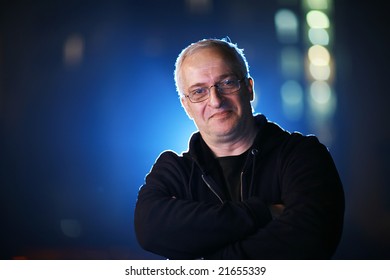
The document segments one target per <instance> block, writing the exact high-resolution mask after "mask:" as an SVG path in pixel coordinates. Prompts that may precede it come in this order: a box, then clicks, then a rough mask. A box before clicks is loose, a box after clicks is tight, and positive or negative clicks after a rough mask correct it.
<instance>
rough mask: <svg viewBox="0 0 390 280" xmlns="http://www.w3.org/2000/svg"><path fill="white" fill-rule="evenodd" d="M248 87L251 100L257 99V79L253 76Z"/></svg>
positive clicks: (249, 79)
mask: <svg viewBox="0 0 390 280" xmlns="http://www.w3.org/2000/svg"><path fill="white" fill-rule="evenodd" d="M246 87H247V88H248V92H249V97H250V100H251V101H253V100H254V99H255V81H254V80H253V79H252V78H248V83H247V84H246Z"/></svg>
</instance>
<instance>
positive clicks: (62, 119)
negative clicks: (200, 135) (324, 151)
mask: <svg viewBox="0 0 390 280" xmlns="http://www.w3.org/2000/svg"><path fill="white" fill-rule="evenodd" d="M288 2H290V3H291V4H287V3H288ZM334 2H335V3H334V10H333V24H334V38H333V53H334V56H335V59H336V65H337V68H336V69H337V72H336V79H335V89H336V93H337V111H336V113H335V116H334V118H333V127H334V130H333V133H334V135H333V139H334V141H333V142H332V145H331V146H330V147H329V148H330V151H331V153H332V154H333V156H334V159H335V162H336V165H337V167H338V169H339V171H340V176H341V178H342V180H343V183H344V188H345V194H346V215H345V230H344V235H343V238H342V241H341V243H340V246H339V248H338V251H337V253H336V255H335V256H334V258H335V259H388V258H389V257H390V253H389V252H390V238H389V236H390V190H389V187H390V182H389V174H390V168H389V167H390V162H389V151H390V148H389V140H390V133H389V122H388V120H389V117H388V115H387V112H388V108H389V106H388V104H389V101H390V98H389V92H388V87H389V81H390V79H389V77H388V75H389V63H390V60H389V50H388V45H387V40H388V37H389V32H388V28H387V22H388V15H387V12H386V9H384V7H382V5H383V4H376V3H375V1H370V4H367V2H366V1H342V0H341V1H340V0H337V1H334ZM378 2H379V3H381V2H380V1H378ZM0 3H1V4H0V176H1V177H0V215H1V216H0V218H1V219H0V235H1V239H0V258H1V259H10V258H11V259H12V258H28V259H149V258H159V257H158V256H154V255H152V254H149V253H146V252H144V251H143V250H142V249H140V248H139V246H138V244H137V243H136V240H135V236H134V230H133V210H134V205H135V201H136V195H137V191H138V188H139V187H140V185H141V184H142V183H143V180H144V177H145V175H146V174H147V172H148V171H149V170H150V167H151V165H152V164H153V162H154V161H155V159H156V157H157V156H158V155H159V153H160V152H162V151H163V150H166V149H172V150H175V151H176V152H178V153H180V152H181V151H183V150H185V149H186V148H187V141H188V138H189V136H190V135H191V133H192V132H193V131H194V130H195V128H194V126H193V124H192V123H191V122H190V120H188V119H187V117H186V115H185V113H184V111H183V110H182V108H181V107H180V103H179V100H178V98H177V95H176V92H175V87H174V82H173V70H174V62H175V59H176V56H177V55H178V53H179V52H180V51H181V49H182V48H184V47H185V46H186V45H188V44H189V43H191V42H194V41H197V40H199V39H203V38H208V37H217V38H221V37H224V36H226V35H228V36H229V37H230V38H231V39H232V41H233V42H235V43H238V45H239V47H242V48H244V49H245V51H246V55H247V58H248V61H249V63H250V65H251V73H252V76H253V77H254V79H255V82H256V84H255V86H256V90H257V94H258V96H259V103H258V105H257V107H256V111H257V112H262V113H264V114H265V115H266V116H267V117H268V118H269V119H271V120H273V121H275V122H277V123H279V124H280V125H282V126H283V127H284V128H285V129H287V130H291V131H294V130H299V131H301V132H303V133H305V134H307V133H313V131H312V129H311V128H310V127H309V126H308V125H307V123H308V120H306V119H303V120H301V121H299V122H290V121H288V120H286V119H285V118H284V117H283V114H282V110H281V100H280V95H279V93H278V92H279V88H280V86H281V84H282V82H283V79H282V77H281V74H280V69H279V67H278V57H279V53H280V49H281V45H280V43H279V42H278V40H277V38H276V33H275V26H274V15H275V12H276V11H277V10H278V9H280V8H292V9H296V10H297V11H298V13H299V11H300V9H299V7H300V4H299V3H300V1H293V0H292V1H255V0H228V1H222V0H215V1H211V3H212V5H211V7H210V10H208V11H207V12H204V13H196V12H191V11H190V10H189V6H188V1H187V2H186V1H185V0H182V1H159V0H156V1H151V0H140V1H137V0H133V1H124V0H123V1H74V0H68V1H2V2H0ZM297 7H298V8H297ZM302 16H303V15H302ZM385 19H386V20H385ZM72 36H76V38H81V40H82V43H83V46H84V48H83V50H84V51H83V56H82V59H81V61H78V62H76V63H73V64H72V63H70V62H69V61H68V62H66V61H64V45H65V43H66V42H67V40H68V39H69V38H71V37H72ZM302 51H303V46H302Z"/></svg>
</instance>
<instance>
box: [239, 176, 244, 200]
mask: <svg viewBox="0 0 390 280" xmlns="http://www.w3.org/2000/svg"><path fill="white" fill-rule="evenodd" d="M243 177H244V171H242V172H241V177H240V199H241V201H243V200H244V190H243V187H242V185H243Z"/></svg>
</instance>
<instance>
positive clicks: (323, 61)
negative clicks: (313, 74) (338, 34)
mask: <svg viewBox="0 0 390 280" xmlns="http://www.w3.org/2000/svg"><path fill="white" fill-rule="evenodd" d="M308 56H309V60H310V62H311V63H312V64H314V65H317V66H325V65H328V64H329V61H330V54H329V51H328V49H327V48H325V47H323V46H320V45H314V46H312V47H310V49H309V51H308Z"/></svg>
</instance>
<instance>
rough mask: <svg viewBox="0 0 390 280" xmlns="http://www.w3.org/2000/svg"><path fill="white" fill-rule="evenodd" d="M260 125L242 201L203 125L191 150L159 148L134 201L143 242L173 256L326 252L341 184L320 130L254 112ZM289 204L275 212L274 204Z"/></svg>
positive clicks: (334, 234)
mask: <svg viewBox="0 0 390 280" xmlns="http://www.w3.org/2000/svg"><path fill="white" fill-rule="evenodd" d="M255 118H256V122H257V124H258V125H259V127H260V129H259V133H258V135H257V137H256V139H255V141H254V144H253V145H252V147H251V149H250V151H249V153H248V157H247V160H246V163H245V166H244V169H243V171H242V173H241V201H239V202H233V201H229V200H227V197H226V195H225V191H224V190H223V189H222V187H221V186H220V183H219V179H218V176H215V175H214V176H213V177H212V176H211V174H216V172H215V171H214V170H213V169H214V168H215V166H216V165H215V159H214V157H213V155H212V153H211V151H210V150H209V149H208V147H207V145H205V144H204V142H203V140H202V138H201V136H200V134H199V133H195V134H194V135H193V136H192V137H191V140H190V144H189V151H188V152H186V153H184V154H183V155H182V156H179V155H177V154H175V153H174V152H171V151H166V152H164V153H162V154H161V155H160V157H159V158H158V159H157V161H156V163H155V164H154V166H153V168H152V170H151V172H150V173H149V174H148V175H147V177H146V182H145V184H144V185H143V186H142V187H141V189H140V191H139V194H138V200H137V204H136V209H135V218H134V222H135V231H136V236H137V239H138V242H139V243H140V245H141V246H142V247H143V248H144V249H145V250H148V251H151V252H153V253H155V254H159V255H162V256H164V257H167V258H170V259H196V258H206V259H208V258H210V259H329V258H331V257H332V255H333V254H334V252H335V249H336V247H337V245H338V243H339V240H340V237H341V233H342V227H343V217H344V193H343V189H342V184H341V181H340V178H339V175H338V172H337V170H336V167H335V165H334V163H333V160H332V158H331V155H330V154H329V152H328V150H327V148H326V147H325V146H324V145H322V144H321V143H320V142H319V141H318V139H317V138H316V137H315V136H303V135H301V134H299V133H289V132H287V131H284V130H283V129H281V128H280V127H279V126H277V125H276V124H274V123H271V122H269V121H267V120H266V118H265V117H264V116H263V115H257V116H256V117H255ZM277 203H282V204H284V205H285V209H284V212H283V213H282V215H280V216H279V217H276V218H272V216H271V213H270V211H269V205H271V204H277Z"/></svg>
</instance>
